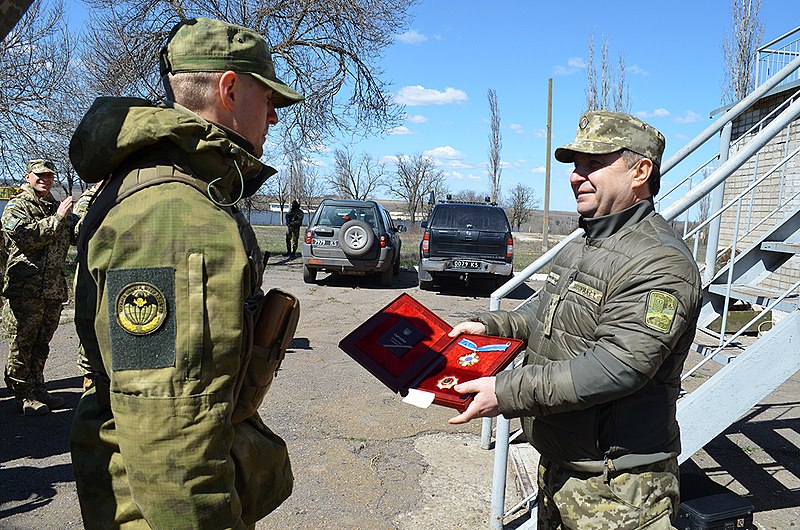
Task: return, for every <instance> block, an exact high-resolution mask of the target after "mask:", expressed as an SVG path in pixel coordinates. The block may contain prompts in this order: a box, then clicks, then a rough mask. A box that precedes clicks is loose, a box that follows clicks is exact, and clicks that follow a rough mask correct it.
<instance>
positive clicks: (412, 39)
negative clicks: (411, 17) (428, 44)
mask: <svg viewBox="0 0 800 530" xmlns="http://www.w3.org/2000/svg"><path fill="white" fill-rule="evenodd" d="M397 40H399V41H400V42H404V43H405V44H420V43H423V42H425V41H427V40H428V36H427V35H425V34H423V33H420V32H419V31H417V30H415V29H410V30H408V31H406V32H405V33H401V34H400V35H398V36H397Z"/></svg>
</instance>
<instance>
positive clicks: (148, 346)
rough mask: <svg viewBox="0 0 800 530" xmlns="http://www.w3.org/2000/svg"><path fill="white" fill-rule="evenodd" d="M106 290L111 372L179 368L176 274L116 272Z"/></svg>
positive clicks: (150, 270)
mask: <svg viewBox="0 0 800 530" xmlns="http://www.w3.org/2000/svg"><path fill="white" fill-rule="evenodd" d="M106 289H107V293H108V322H109V324H108V325H109V335H110V338H111V368H112V369H113V370H146V369H152V368H166V367H169V366H175V356H176V353H175V352H176V348H175V335H176V324H175V270H174V269H172V268H167V267H158V268H142V269H112V270H109V271H108V275H107V277H106Z"/></svg>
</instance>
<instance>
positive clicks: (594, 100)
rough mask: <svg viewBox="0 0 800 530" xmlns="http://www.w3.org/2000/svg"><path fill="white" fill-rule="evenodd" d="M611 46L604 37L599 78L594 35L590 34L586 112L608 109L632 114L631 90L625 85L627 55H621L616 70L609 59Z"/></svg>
mask: <svg viewBox="0 0 800 530" xmlns="http://www.w3.org/2000/svg"><path fill="white" fill-rule="evenodd" d="M609 44H610V41H609V39H608V37H606V36H605V35H603V37H602V42H601V48H600V73H599V76H598V72H597V66H596V65H595V57H594V33H589V46H588V60H587V62H586V90H585V94H586V110H599V109H608V110H615V111H617V112H630V104H631V103H630V90H629V88H628V87H627V85H626V84H625V83H626V81H625V54H624V53H620V54H619V59H618V62H617V68H616V69H615V68H614V65H612V64H611V63H610V62H609V59H608V48H609ZM598 79H599V83H600V84H599V86H598Z"/></svg>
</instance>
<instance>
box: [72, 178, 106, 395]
mask: <svg viewBox="0 0 800 530" xmlns="http://www.w3.org/2000/svg"><path fill="white" fill-rule="evenodd" d="M99 189H100V184H99V183H98V184H93V185H92V186H90V187H88V188H87V189H86V191H84V192H83V193H82V194H81V196H80V197H78V200H77V201H75V204H74V205H73V207H72V213H74V214H75V216H76V217H77V218H78V225H77V226H76V227H75V232H76V234H77V233H78V232H79V231H80V229H81V225H82V224H83V218H84V217H85V216H86V212H88V211H89V206H90V205H91V204H92V200H93V199H94V197H95V195H97V191H98V190H99ZM76 237H77V236H76ZM77 278H78V275H77V274H76V275H75V279H76V280H77ZM78 368H80V370H81V373H83V390H84V391H86V390H87V389H88V388H89V387H90V386H91V385H92V366H91V365H90V364H89V359H88V358H87V357H86V351H85V350H84V349H83V344H81V345H80V346H79V347H78Z"/></svg>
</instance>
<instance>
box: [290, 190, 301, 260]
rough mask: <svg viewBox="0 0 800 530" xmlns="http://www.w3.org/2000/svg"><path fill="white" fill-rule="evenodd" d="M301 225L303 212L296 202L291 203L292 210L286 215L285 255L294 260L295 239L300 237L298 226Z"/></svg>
mask: <svg viewBox="0 0 800 530" xmlns="http://www.w3.org/2000/svg"><path fill="white" fill-rule="evenodd" d="M302 224H303V210H301V209H300V203H299V202H297V200H294V201H292V208H291V209H290V210H289V211H288V212H287V213H286V255H287V256H289V257H290V258H294V257H295V255H296V254H297V239H298V238H299V237H300V226H302Z"/></svg>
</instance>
